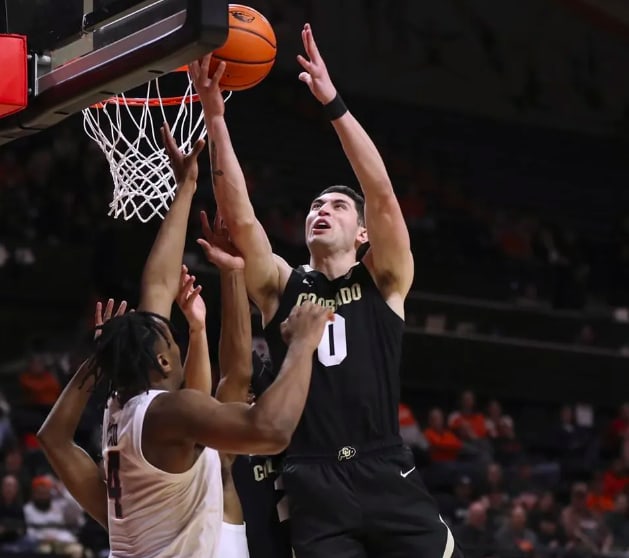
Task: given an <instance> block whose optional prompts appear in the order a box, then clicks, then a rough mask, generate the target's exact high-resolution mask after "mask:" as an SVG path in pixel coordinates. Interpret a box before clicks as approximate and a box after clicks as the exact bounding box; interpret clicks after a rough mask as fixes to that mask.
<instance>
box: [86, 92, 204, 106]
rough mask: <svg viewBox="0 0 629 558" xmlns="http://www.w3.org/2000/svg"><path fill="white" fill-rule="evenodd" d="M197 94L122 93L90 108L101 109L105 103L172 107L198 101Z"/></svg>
mask: <svg viewBox="0 0 629 558" xmlns="http://www.w3.org/2000/svg"><path fill="white" fill-rule="evenodd" d="M198 102H199V96H198V95H197V94H196V93H195V94H194V95H182V96H180V97H162V98H161V99H160V98H159V97H149V98H148V99H147V98H146V97H123V96H122V95H120V96H118V97H110V98H109V99H105V100H104V101H101V102H100V103H95V104H93V105H91V108H95V109H102V108H103V107H105V106H106V105H126V106H128V107H143V106H149V107H159V106H163V107H172V106H176V105H181V104H183V103H198Z"/></svg>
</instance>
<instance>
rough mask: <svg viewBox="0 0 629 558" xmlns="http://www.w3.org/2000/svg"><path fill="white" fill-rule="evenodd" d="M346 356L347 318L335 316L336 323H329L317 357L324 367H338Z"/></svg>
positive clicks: (324, 331)
mask: <svg viewBox="0 0 629 558" xmlns="http://www.w3.org/2000/svg"><path fill="white" fill-rule="evenodd" d="M346 356H347V339H346V337H345V318H344V317H343V316H339V315H338V314H334V321H329V322H328V323H327V325H326V326H325V329H324V330H323V337H322V338H321V343H319V347H318V348H317V357H318V358H319V362H320V363H321V364H323V366H336V365H338V364H341V362H343V361H344V360H345V357H346Z"/></svg>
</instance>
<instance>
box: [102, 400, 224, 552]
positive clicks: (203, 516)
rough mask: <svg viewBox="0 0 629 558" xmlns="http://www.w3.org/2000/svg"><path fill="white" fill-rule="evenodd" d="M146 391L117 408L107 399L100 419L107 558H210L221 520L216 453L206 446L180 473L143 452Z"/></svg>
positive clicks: (221, 497)
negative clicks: (162, 466)
mask: <svg viewBox="0 0 629 558" xmlns="http://www.w3.org/2000/svg"><path fill="white" fill-rule="evenodd" d="M162 393H165V392H164V391H161V390H150V391H149V392H148V393H143V394H141V395H137V396H136V397H133V398H132V399H130V400H129V401H127V403H125V405H124V406H123V407H122V408H121V407H120V405H119V403H118V402H117V401H116V400H115V399H110V400H109V402H108V405H107V409H106V410H105V415H104V419H103V459H104V465H105V472H106V476H107V493H108V516H109V517H108V523H109V545H110V548H111V553H110V558H131V557H133V558H136V557H138V558H139V557H141V558H171V557H172V558H175V557H176V558H180V557H184V556H185V557H186V558H197V557H198V558H214V557H215V556H218V554H217V549H218V542H219V538H220V532H221V523H222V521H223V484H222V479H221V463H220V459H219V456H218V452H216V451H215V450H213V449H210V448H205V449H204V450H203V451H202V452H201V454H200V455H199V457H198V459H197V460H196V462H195V464H194V465H193V466H192V467H191V468H190V469H189V470H188V471H186V472H184V473H178V474H174V473H167V472H165V471H162V470H160V469H158V468H157V467H154V466H153V465H151V464H150V463H149V462H148V461H147V460H146V459H145V458H144V455H143V454H142V426H143V424H144V416H145V414H146V410H147V409H148V407H149V405H150V404H151V402H152V401H153V399H154V398H155V397H157V396H159V395H160V394H162Z"/></svg>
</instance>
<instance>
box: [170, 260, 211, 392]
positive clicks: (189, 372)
mask: <svg viewBox="0 0 629 558" xmlns="http://www.w3.org/2000/svg"><path fill="white" fill-rule="evenodd" d="M195 280H196V277H195V276H194V275H190V274H189V273H188V268H187V267H186V266H185V265H182V266H181V279H180V289H179V293H178V294H177V305H178V306H179V309H180V310H181V312H182V314H183V315H184V316H185V318H186V321H187V322H188V352H187V354H186V361H185V363H184V367H183V370H184V382H185V385H186V387H187V388H190V389H196V390H199V391H202V392H203V393H206V394H208V395H210V394H211V393H212V367H211V365H210V349H209V346H208V341H207V331H206V328H205V316H206V309H205V302H204V301H203V298H202V297H201V289H202V287H201V285H199V286H196V287H195V285H194V282H195Z"/></svg>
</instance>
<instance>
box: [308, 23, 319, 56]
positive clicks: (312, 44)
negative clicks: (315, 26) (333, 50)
mask: <svg viewBox="0 0 629 558" xmlns="http://www.w3.org/2000/svg"><path fill="white" fill-rule="evenodd" d="M304 30H305V32H306V44H307V45H308V47H307V49H308V50H307V52H308V56H309V57H310V60H312V61H313V62H319V61H320V60H321V54H319V48H318V47H317V43H316V41H315V39H314V35H313V33H312V27H310V24H309V23H306V25H305V26H304Z"/></svg>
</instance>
